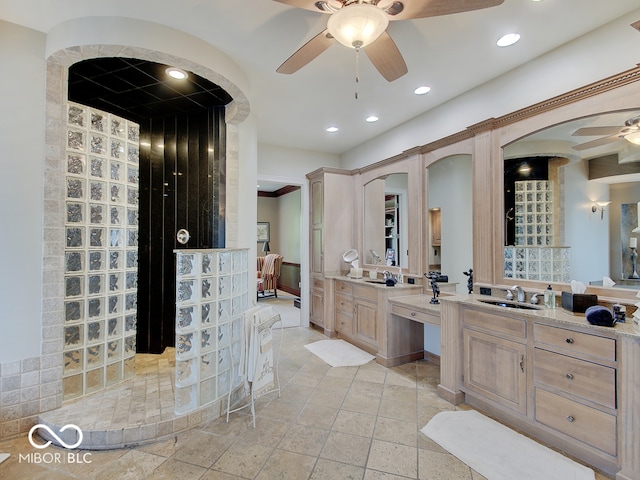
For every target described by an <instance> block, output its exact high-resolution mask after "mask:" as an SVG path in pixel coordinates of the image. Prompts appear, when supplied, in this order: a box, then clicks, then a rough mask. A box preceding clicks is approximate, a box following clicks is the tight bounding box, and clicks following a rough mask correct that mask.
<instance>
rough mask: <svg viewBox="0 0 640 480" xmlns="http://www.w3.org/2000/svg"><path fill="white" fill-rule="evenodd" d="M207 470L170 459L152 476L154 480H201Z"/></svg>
mask: <svg viewBox="0 0 640 480" xmlns="http://www.w3.org/2000/svg"><path fill="white" fill-rule="evenodd" d="M206 471H207V469H206V468H203V467H198V466H197V465H191V464H190V463H184V462H180V461H178V460H173V459H169V460H167V461H165V462H164V463H162V464H160V466H159V467H158V468H156V469H155V471H154V472H153V474H152V475H151V476H150V478H152V479H153V480H178V479H180V480H199V479H200V478H201V477H202V475H203V474H204V473H205V472H206Z"/></svg>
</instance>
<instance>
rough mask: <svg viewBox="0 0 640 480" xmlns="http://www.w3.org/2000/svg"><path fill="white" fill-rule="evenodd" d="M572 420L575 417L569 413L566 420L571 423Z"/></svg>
mask: <svg viewBox="0 0 640 480" xmlns="http://www.w3.org/2000/svg"><path fill="white" fill-rule="evenodd" d="M574 420H575V418H574V417H573V415H569V416H568V417H567V422H569V423H573V422H574Z"/></svg>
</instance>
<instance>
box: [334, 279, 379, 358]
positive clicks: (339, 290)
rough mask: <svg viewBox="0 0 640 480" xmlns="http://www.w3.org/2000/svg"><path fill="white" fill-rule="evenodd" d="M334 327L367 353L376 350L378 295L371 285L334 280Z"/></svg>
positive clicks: (342, 335)
mask: <svg viewBox="0 0 640 480" xmlns="http://www.w3.org/2000/svg"><path fill="white" fill-rule="evenodd" d="M334 306H335V329H336V331H337V332H338V334H339V335H340V336H341V337H343V338H345V340H348V341H350V342H352V343H354V344H356V345H358V346H360V347H363V348H365V349H366V350H367V351H369V352H373V353H375V352H377V351H378V325H377V322H378V315H377V312H378V294H377V291H376V289H375V288H374V287H365V286H360V285H352V284H351V283H349V282H344V281H340V280H336V281H335V291H334Z"/></svg>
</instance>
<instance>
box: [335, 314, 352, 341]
mask: <svg viewBox="0 0 640 480" xmlns="http://www.w3.org/2000/svg"><path fill="white" fill-rule="evenodd" d="M336 331H337V332H338V333H342V334H343V335H346V336H348V337H350V336H352V335H353V316H352V315H351V314H347V313H344V312H336Z"/></svg>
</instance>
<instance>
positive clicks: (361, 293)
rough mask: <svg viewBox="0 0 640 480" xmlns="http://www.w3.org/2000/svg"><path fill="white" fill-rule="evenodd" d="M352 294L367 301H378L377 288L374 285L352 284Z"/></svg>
mask: <svg viewBox="0 0 640 480" xmlns="http://www.w3.org/2000/svg"><path fill="white" fill-rule="evenodd" d="M353 296H354V297H356V298H358V299H360V300H366V301H368V302H373V303H378V289H377V288H374V287H361V286H359V285H354V286H353Z"/></svg>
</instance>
